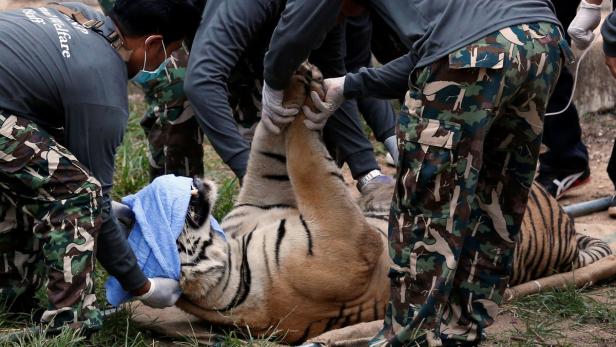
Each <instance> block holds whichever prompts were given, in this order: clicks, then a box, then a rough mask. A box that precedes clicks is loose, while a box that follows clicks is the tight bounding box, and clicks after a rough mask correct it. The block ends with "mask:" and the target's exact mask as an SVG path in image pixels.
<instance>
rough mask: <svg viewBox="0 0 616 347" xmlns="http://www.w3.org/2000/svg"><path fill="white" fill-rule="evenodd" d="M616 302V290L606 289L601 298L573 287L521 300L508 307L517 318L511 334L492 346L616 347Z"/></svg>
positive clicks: (513, 321) (495, 338) (508, 311)
mask: <svg viewBox="0 0 616 347" xmlns="http://www.w3.org/2000/svg"><path fill="white" fill-rule="evenodd" d="M615 299H616V289H614V288H606V289H605V290H604V291H603V293H602V294H601V295H599V296H597V295H592V294H590V293H588V292H587V291H586V290H585V289H576V288H573V287H569V288H565V289H562V290H552V291H547V292H545V293H541V294H535V295H530V296H527V297H524V298H521V299H519V300H517V301H515V302H513V303H511V304H509V305H506V306H505V307H504V311H505V312H506V313H509V314H511V316H513V318H512V329H511V331H509V332H508V333H505V334H504V335H503V336H497V337H492V338H491V339H490V342H491V343H493V344H495V345H511V344H513V345H517V346H575V345H579V344H580V343H584V344H586V343H587V344H590V345H599V346H601V345H606V346H607V345H613V344H614V343H616V306H615V305H614V304H616V300H615ZM520 323H521V324H520ZM606 339H607V341H606Z"/></svg>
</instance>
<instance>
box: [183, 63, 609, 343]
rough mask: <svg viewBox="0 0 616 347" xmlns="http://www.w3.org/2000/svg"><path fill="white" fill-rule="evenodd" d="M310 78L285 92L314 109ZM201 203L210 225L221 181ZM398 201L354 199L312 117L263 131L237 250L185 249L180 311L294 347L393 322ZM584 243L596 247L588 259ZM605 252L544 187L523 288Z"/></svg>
mask: <svg viewBox="0 0 616 347" xmlns="http://www.w3.org/2000/svg"><path fill="white" fill-rule="evenodd" d="M302 69H303V70H302V71H301V73H299V74H297V75H296V76H294V78H293V81H292V84H291V87H290V88H289V89H288V90H287V91H286V93H285V100H286V102H287V104H297V105H302V104H304V103H306V104H308V105H310V100H309V98H306V96H307V94H308V91H309V88H307V86H310V88H311V89H313V90H317V91H318V92H320V93H321V94H322V87H321V84H320V76H319V75H318V72H317V71H316V70H314V69H312V68H311V67H310V66H308V65H303V66H302ZM201 195H202V196H203V197H204V198H203V200H204V201H205V202H206V203H203V204H202V205H204V206H207V207H206V208H204V209H205V211H201V212H199V213H197V214H201V215H209V209H210V207H211V206H213V202H214V200H215V187H214V186H213V183H211V182H205V184H204V187H203V189H202V194H201ZM392 195H393V185H392V186H390V187H383V188H381V189H378V190H376V191H373V192H372V193H371V194H369V195H368V196H364V197H362V198H361V199H360V201H355V200H354V199H353V198H352V197H351V194H350V192H349V191H348V189H347V187H346V185H345V184H344V182H343V179H342V174H341V172H340V169H339V168H338V167H337V166H336V164H335V162H334V161H333V159H332V158H331V157H330V156H329V154H328V153H327V151H326V150H325V148H324V146H323V145H322V143H321V140H320V136H319V134H318V133H316V132H312V131H309V130H308V129H307V128H306V127H305V126H304V125H303V116H302V115H301V114H300V115H299V116H297V119H296V120H295V121H294V122H293V123H292V124H291V125H290V126H289V128H288V129H286V130H285V131H282V132H281V134H279V135H274V134H271V133H268V132H266V131H265V129H264V128H263V127H262V126H260V125H259V126H258V127H257V131H256V134H255V138H254V140H253V147H252V151H251V156H250V161H249V165H248V172H247V175H246V176H245V178H244V184H243V186H242V189H241V191H240V195H239V197H238V202H237V205H236V206H235V208H234V209H233V210H232V211H231V212H230V213H229V214H228V215H227V216H226V217H225V219H224V220H223V222H222V227H223V229H224V230H225V232H226V234H227V237H228V242H225V241H224V240H222V239H221V238H220V237H218V236H217V235H215V234H214V233H212V231H211V230H210V226H209V220H205V221H202V222H203V223H201V224H199V226H197V227H195V226H192V225H191V226H189V227H187V228H186V230H185V231H184V232H183V234H182V235H181V237H180V239H179V240H178V246H179V249H180V256H181V259H182V262H183V263H182V276H181V286H182V289H183V293H184V295H183V297H182V298H181V299H180V301H178V304H177V305H178V306H179V307H180V308H182V309H183V310H185V311H187V312H189V313H192V314H194V315H196V316H197V317H200V318H202V319H204V320H207V321H210V322H212V323H216V324H223V325H230V326H235V327H246V326H247V327H249V328H250V331H251V333H252V334H254V335H259V334H265V335H269V334H271V333H272V331H273V330H280V331H282V332H283V335H284V340H285V341H286V342H288V343H299V342H302V341H304V340H305V339H307V338H309V337H312V336H315V335H318V334H320V333H322V332H324V331H327V330H330V329H335V328H340V327H343V326H346V325H350V324H355V323H358V322H362V321H371V320H376V319H382V318H383V316H384V313H385V305H386V302H387V299H388V296H389V280H388V278H387V273H388V270H389V267H390V264H391V263H390V259H389V255H388V250H387V247H386V245H387V234H386V233H387V221H388V218H389V205H390V202H391V197H392ZM576 239H577V240H578V242H577V243H576ZM578 244H580V246H585V245H588V246H590V249H589V250H583V251H578V246H577V245H578ZM606 247H607V246H606V245H604V244H603V243H601V241H598V240H594V239H590V238H588V237H585V236H581V235H580V236H575V231H574V228H573V223H572V221H571V220H570V219H569V218H568V217H567V216H566V215H565V214H564V212H563V211H562V209H560V207H559V206H558V204H557V203H556V201H555V200H554V199H552V198H550V197H549V196H548V195H547V194H546V193H545V191H544V190H543V189H541V188H540V187H539V186H535V187H534V188H533V190H532V195H531V199H530V202H529V207H528V212H527V215H526V217H525V219H524V224H523V227H522V232H521V237H520V243H519V244H518V248H517V249H516V255H515V263H514V266H513V277H512V283H514V284H515V283H519V282H521V281H526V280H528V279H531V278H536V277H541V276H544V275H547V274H550V273H551V272H555V271H564V270H567V269H568V268H570V267H571V265H572V264H573V266H578V265H580V264H586V263H587V262H589V261H592V260H596V259H597V258H598V257H601V256H604V255H606V254H608V253H609V251H608V250H609V249H608V248H606Z"/></svg>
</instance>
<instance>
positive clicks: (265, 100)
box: [261, 83, 299, 134]
mask: <svg viewBox="0 0 616 347" xmlns="http://www.w3.org/2000/svg"><path fill="white" fill-rule="evenodd" d="M283 98H284V91H282V90H274V89H272V88H270V87H269V86H268V85H267V83H264V84H263V91H262V101H261V104H262V105H261V121H262V122H263V125H264V126H265V128H266V129H267V130H269V131H270V132H272V133H274V134H279V133H280V126H281V125H284V124H288V123H291V122H292V121H293V120H294V119H295V115H297V113H299V109H296V108H285V107H284V106H282V100H283Z"/></svg>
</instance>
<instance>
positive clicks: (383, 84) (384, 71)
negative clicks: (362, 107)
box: [344, 54, 415, 99]
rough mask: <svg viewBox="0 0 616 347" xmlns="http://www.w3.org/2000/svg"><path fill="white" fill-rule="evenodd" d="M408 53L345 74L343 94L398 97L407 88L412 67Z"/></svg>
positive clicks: (386, 97)
mask: <svg viewBox="0 0 616 347" xmlns="http://www.w3.org/2000/svg"><path fill="white" fill-rule="evenodd" d="M414 65H415V64H414V61H413V59H412V58H411V55H410V54H406V55H403V56H401V57H400V58H398V59H396V60H393V61H391V62H389V63H388V64H387V65H383V66H382V67H379V68H361V69H359V71H358V72H357V73H350V74H347V75H346V79H345V82H344V96H345V97H346V98H347V99H352V98H357V97H375V98H380V99H400V98H402V97H403V96H404V94H405V93H406V91H407V90H408V88H409V86H408V79H409V75H410V73H411V71H412V70H413V67H414Z"/></svg>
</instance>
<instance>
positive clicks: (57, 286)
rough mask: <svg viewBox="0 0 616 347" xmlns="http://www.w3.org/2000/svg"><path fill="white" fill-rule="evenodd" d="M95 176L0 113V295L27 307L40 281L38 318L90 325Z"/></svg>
mask: <svg viewBox="0 0 616 347" xmlns="http://www.w3.org/2000/svg"><path fill="white" fill-rule="evenodd" d="M101 199H102V198H101V186H100V183H99V182H98V181H97V180H96V179H94V178H93V177H92V176H90V174H89V173H88V170H87V169H86V168H85V167H84V166H82V165H81V164H80V163H79V162H78V161H77V159H76V158H75V157H74V156H73V154H71V153H70V152H69V151H68V150H67V149H66V148H64V147H62V146H61V145H59V144H58V143H57V142H56V141H55V140H54V139H53V138H52V137H51V136H50V135H49V134H48V133H47V132H45V131H43V130H41V129H39V128H38V126H37V125H36V124H34V123H33V122H30V121H28V120H26V119H23V118H20V117H16V116H12V115H8V114H6V113H2V112H0V298H1V299H2V301H3V303H5V304H7V305H11V304H15V305H16V306H18V307H21V308H24V309H28V308H30V307H28V304H24V302H30V303H32V302H33V295H34V293H35V292H36V291H37V289H39V288H40V287H42V286H43V285H44V284H45V283H47V297H48V306H47V308H46V310H45V311H44V313H43V315H42V318H41V321H42V323H46V324H48V326H49V327H50V328H51V329H56V328H59V327H62V326H65V325H68V326H69V327H71V328H85V329H98V328H100V327H101V325H102V316H101V313H100V311H99V310H98V309H97V308H96V306H95V303H96V297H95V295H94V282H93V278H92V272H93V270H94V261H95V260H94V253H95V247H96V236H97V233H98V230H99V229H100V225H101V217H100V211H101V210H100V204H101Z"/></svg>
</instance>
